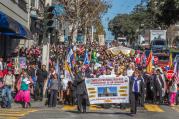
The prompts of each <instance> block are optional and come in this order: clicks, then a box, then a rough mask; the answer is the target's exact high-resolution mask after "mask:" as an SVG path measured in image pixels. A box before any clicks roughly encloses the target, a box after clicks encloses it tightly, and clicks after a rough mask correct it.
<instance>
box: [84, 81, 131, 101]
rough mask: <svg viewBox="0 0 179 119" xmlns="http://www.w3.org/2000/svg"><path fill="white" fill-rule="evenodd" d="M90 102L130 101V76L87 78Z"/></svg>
mask: <svg viewBox="0 0 179 119" xmlns="http://www.w3.org/2000/svg"><path fill="white" fill-rule="evenodd" d="M85 83H86V88H87V92H88V98H89V101H90V104H104V103H129V78H87V79H86V80H85Z"/></svg>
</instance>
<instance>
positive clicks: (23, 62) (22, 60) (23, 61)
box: [19, 57, 26, 68]
mask: <svg viewBox="0 0 179 119" xmlns="http://www.w3.org/2000/svg"><path fill="white" fill-rule="evenodd" d="M19 64H20V68H26V57H19Z"/></svg>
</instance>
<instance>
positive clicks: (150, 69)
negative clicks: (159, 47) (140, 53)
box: [146, 51, 153, 74]
mask: <svg viewBox="0 0 179 119" xmlns="http://www.w3.org/2000/svg"><path fill="white" fill-rule="evenodd" d="M152 60H153V53H152V51H150V54H149V57H148V58H147V69H146V70H147V73H149V74H150V73H152V66H153V64H152Z"/></svg>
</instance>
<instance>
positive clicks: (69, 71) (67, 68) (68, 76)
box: [64, 62, 73, 80]
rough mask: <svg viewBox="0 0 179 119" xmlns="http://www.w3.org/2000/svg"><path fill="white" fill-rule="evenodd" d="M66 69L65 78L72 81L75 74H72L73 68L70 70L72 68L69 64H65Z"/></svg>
mask: <svg viewBox="0 0 179 119" xmlns="http://www.w3.org/2000/svg"><path fill="white" fill-rule="evenodd" d="M64 69H65V76H64V77H65V79H67V80H72V79H73V74H72V71H71V68H70V66H69V65H68V63H67V62H65V66H64Z"/></svg>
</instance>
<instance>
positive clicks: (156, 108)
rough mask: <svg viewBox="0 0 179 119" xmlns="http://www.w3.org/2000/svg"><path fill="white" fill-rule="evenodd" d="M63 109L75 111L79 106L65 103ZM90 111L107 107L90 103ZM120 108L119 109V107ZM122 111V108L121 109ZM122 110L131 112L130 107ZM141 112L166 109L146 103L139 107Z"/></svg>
mask: <svg viewBox="0 0 179 119" xmlns="http://www.w3.org/2000/svg"><path fill="white" fill-rule="evenodd" d="M111 109H115V108H111ZM62 110H63V111H75V110H77V106H70V105H65V106H63V108H62ZM88 110H89V111H103V110H105V108H102V107H100V106H97V105H90V106H89V107H88ZM118 110H119V109H118ZM119 111H120V110H119ZM121 111H122V112H124V111H126V112H130V108H127V109H125V110H121ZM138 111H139V112H146V111H148V112H158V113H160V112H164V110H163V109H162V108H161V107H160V106H159V105H153V104H146V105H144V108H138Z"/></svg>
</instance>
